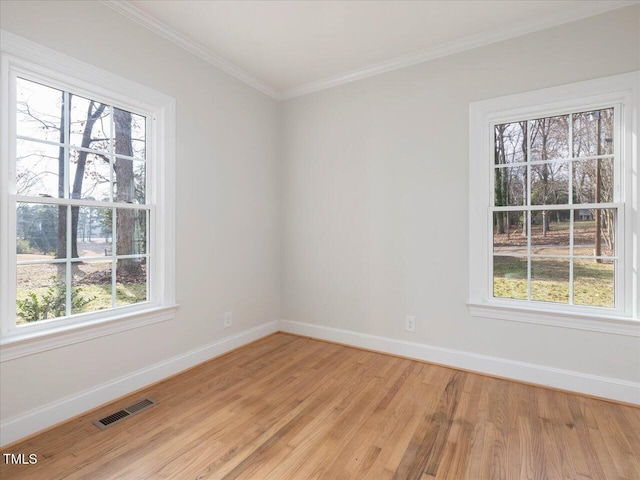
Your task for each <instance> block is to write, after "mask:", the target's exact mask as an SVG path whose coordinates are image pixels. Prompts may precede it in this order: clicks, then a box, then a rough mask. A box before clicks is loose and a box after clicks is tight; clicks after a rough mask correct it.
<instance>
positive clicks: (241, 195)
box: [0, 1, 280, 440]
mask: <svg viewBox="0 0 640 480" xmlns="http://www.w3.org/2000/svg"><path fill="white" fill-rule="evenodd" d="M0 5H1V11H0V18H1V27H2V28H3V29H5V30H7V31H9V32H12V33H15V34H17V35H20V36H22V37H25V38H27V39H29V40H32V41H35V42H38V43H41V44H42V45H45V46H48V47H50V48H52V49H55V50H58V51H60V52H63V53H66V54H68V55H70V56H73V57H75V58H77V59H79V60H82V61H85V62H87V63H90V64H93V65H95V66H97V67H100V68H103V69H105V70H108V71H110V72H112V73H115V74H118V75H120V76H123V77H125V78H128V79H130V80H133V81H136V82H138V83H141V84H143V85H146V86H148V87H151V88H153V89H155V90H159V91H161V92H164V93H166V94H168V95H171V96H173V97H175V98H176V99H177V125H178V132H177V174H176V184H177V212H178V214H177V301H178V303H180V305H181V306H180V308H179V310H178V314H177V318H176V319H175V320H174V321H170V322H162V323H159V324H155V325H153V326H148V327H143V328H139V329H136V330H132V331H128V332H125V333H120V334H116V335H111V336H108V337H103V338H100V339H97V340H92V341H88V342H84V343H80V344H75V345H71V346H68V347H65V348H61V349H57V350H52V351H48V352H44V353H40V354H37V355H33V356H29V357H24V358H19V359H16V360H12V361H7V362H3V363H2V364H1V366H0V378H1V394H0V406H1V410H0V416H1V418H2V420H3V421H5V420H11V419H12V418H15V417H16V416H17V415H20V414H23V413H25V412H29V411H31V410H32V409H34V408H37V407H41V406H43V405H47V404H49V403H50V402H54V401H58V400H60V399H63V398H66V397H68V396H71V395H74V394H77V393H78V392H82V391H84V390H87V389H90V388H93V387H95V386H99V385H102V384H104V383H105V382H109V381H112V380H114V379H119V378H121V377H123V376H125V375H128V374H130V373H131V372H134V371H136V370H140V369H142V368H145V367H147V366H149V365H153V364H156V363H158V362H161V361H164V360H167V359H170V358H172V357H175V356H178V355H182V354H184V353H185V352H189V351H191V350H193V349H197V348H199V347H201V346H203V345H207V344H211V343H212V342H215V341H218V340H220V339H221V338H223V337H226V336H229V335H232V334H235V333H238V332H240V331H245V330H247V329H249V328H251V327H255V326H257V325H259V324H262V323H263V322H268V321H273V320H275V319H277V318H278V311H279V276H280V272H279V268H280V262H279V218H278V215H279V213H278V195H279V194H278V191H279V189H278V185H279V184H278V181H279V180H278V178H279V156H278V144H279V127H280V124H279V122H280V120H279V105H278V104H277V102H275V101H274V100H272V99H270V98H268V97H267V96H265V95H263V94H261V93H259V92H257V91H256V90H254V89H252V88H250V87H248V86H246V85H245V84H243V83H241V82H239V81H237V80H236V79H234V78H231V77H229V76H228V75H226V74H224V73H222V72H221V71H219V70H217V69H216V68H214V67H212V66H211V65H209V64H207V63H205V62H204V61H202V60H200V59H199V58H197V57H195V56H193V55H191V54H188V53H186V52H185V51H184V50H181V49H180V48H178V47H177V46H175V45H174V44H172V43H170V42H168V41H166V40H164V39H162V38H161V37H159V36H157V35H155V34H153V33H151V32H150V31H148V30H146V29H144V28H142V27H140V26H139V25H137V24H134V23H132V22H130V21H129V20H126V19H125V18H124V17H122V16H120V15H119V14H117V13H116V12H114V11H113V10H112V9H110V8H107V7H105V6H103V5H101V4H100V3H98V2H79V1H71V2H47V1H44V2H6V1H2V3H1V4H0ZM228 310H232V311H233V314H234V324H233V326H232V327H231V328H229V329H227V330H224V329H223V327H222V325H223V313H224V312H225V311H228ZM3 440H4V439H3Z"/></svg>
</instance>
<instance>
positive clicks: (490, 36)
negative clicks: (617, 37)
mask: <svg viewBox="0 0 640 480" xmlns="http://www.w3.org/2000/svg"><path fill="white" fill-rule="evenodd" d="M99 1H100V3H102V4H103V5H106V6H108V7H110V8H112V9H113V10H115V11H116V12H118V13H120V14H121V15H123V16H125V17H127V18H128V19H130V20H133V21H134V22H136V23H138V24H140V25H142V26H143V27H145V28H147V29H149V30H151V31H152V32H154V33H156V34H158V35H160V36H162V37H164V38H166V39H167V40H169V41H171V42H173V43H174V44H176V45H178V46H179V47H181V48H183V49H185V50H187V51H188V52H190V53H192V54H194V55H196V56H197V57H199V58H201V59H202V60H204V61H206V62H208V63H210V64H212V65H214V66H215V67H217V68H219V69H221V70H222V71H224V72H226V73H228V74H229V75H231V76H233V77H235V78H237V79H238V80H240V81H242V82H244V83H246V84H247V85H249V86H251V87H253V88H255V89H257V90H259V91H261V92H262V93H265V94H266V95H268V96H270V97H271V98H274V99H276V100H287V99H290V98H294V97H299V96H302V95H307V94H309V93H314V92H318V91H320V90H326V89H328V88H332V87H336V86H338V85H343V84H346V83H350V82H355V81H357V80H362V79H364V78H368V77H372V76H375V75H379V74H381V73H386V72H390V71H393V70H398V69H401V68H405V67H409V66H412V65H416V64H419V63H424V62H427V61H429V60H434V59H437V58H442V57H446V56H448V55H453V54H456V53H461V52H464V51H466V50H471V49H474V48H478V47H482V46H485V45H489V44H492V43H497V42H501V41H504V40H508V39H510V38H515V37H520V36H522V35H527V34H529V33H533V32H537V31H540V30H544V29H547V28H551V27H556V26H559V25H563V24H565V23H570V22H574V21H577V20H581V19H584V18H587V17H591V16H594V15H598V14H601V13H605V12H608V11H611V10H617V9H619V8H624V7H628V6H630V5H635V4H638V3H640V0H613V1H607V2H585V3H583V4H582V8H581V9H580V11H579V12H575V11H569V12H564V13H562V14H560V15H558V14H555V15H548V16H546V17H544V18H539V19H535V20H531V21H529V22H526V23H519V24H517V25H514V26H510V27H505V28H502V29H498V30H492V31H490V32H485V33H481V34H478V35H473V36H469V37H466V38H463V39H460V40H456V41H453V42H447V43H444V44H441V45H436V46H434V47H431V48H428V49H426V50H422V51H419V52H415V53H412V54H408V55H403V56H401V57H397V58H394V59H391V60H386V61H384V62H380V63H375V64H372V65H368V66H365V67H362V68H358V69H355V70H351V71H349V72H346V73H341V74H338V75H334V76H331V77H327V78H324V79H321V80H316V81H312V82H308V83H304V84H300V85H296V86H293V87H291V88H287V89H285V90H282V91H281V90H277V89H275V88H273V87H271V86H269V85H267V84H266V83H265V82H263V81H262V80H259V79H258V78H256V77H254V76H253V75H251V74H249V73H247V72H245V71H244V70H243V69H241V68H239V67H237V66H236V65H234V64H233V63H231V62H229V61H228V60H226V59H224V58H222V57H221V56H219V55H217V54H215V53H214V52H212V51H211V50H209V49H207V48H206V47H204V46H203V45H201V44H199V43H197V42H195V41H193V40H191V39H189V38H188V37H186V36H185V35H183V34H181V33H179V32H177V31H176V30H174V29H173V28H171V27H170V26H168V25H167V24H165V23H163V22H160V21H159V20H156V19H155V18H153V17H152V16H151V15H149V14H147V13H145V12H143V11H142V10H140V9H139V8H138V7H136V6H134V5H133V4H131V2H129V1H128V0H99Z"/></svg>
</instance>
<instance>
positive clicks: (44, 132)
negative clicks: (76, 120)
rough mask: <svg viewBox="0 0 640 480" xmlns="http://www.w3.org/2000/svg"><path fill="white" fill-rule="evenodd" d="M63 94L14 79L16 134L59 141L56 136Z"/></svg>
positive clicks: (60, 140) (57, 134)
mask: <svg viewBox="0 0 640 480" xmlns="http://www.w3.org/2000/svg"><path fill="white" fill-rule="evenodd" d="M63 101H64V97H63V94H62V92H61V91H60V90H57V89H55V88H50V87H45V86H44V85H40V84H39V83H35V82H30V81H29V80H24V79H23V78H17V79H16V107H17V108H16V120H17V125H16V128H17V134H18V135H22V136H26V137H31V138H38V139H40V140H48V141H50V142H59V143H63V142H64V138H61V137H60V132H61V130H62V129H61V125H62V124H63V122H62V117H63V107H62V104H63Z"/></svg>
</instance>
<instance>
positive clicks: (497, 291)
mask: <svg viewBox="0 0 640 480" xmlns="http://www.w3.org/2000/svg"><path fill="white" fill-rule="evenodd" d="M493 296H494V297H497V298H515V299H520V300H526V299H527V259H526V258H523V257H502V256H494V257H493Z"/></svg>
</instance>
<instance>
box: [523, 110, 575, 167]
mask: <svg viewBox="0 0 640 480" xmlns="http://www.w3.org/2000/svg"><path fill="white" fill-rule="evenodd" d="M530 128H531V152H530V155H529V160H530V161H537V160H555V159H560V158H568V157H569V115H561V116H559V117H547V118H539V119H537V120H533V121H532V122H530Z"/></svg>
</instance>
